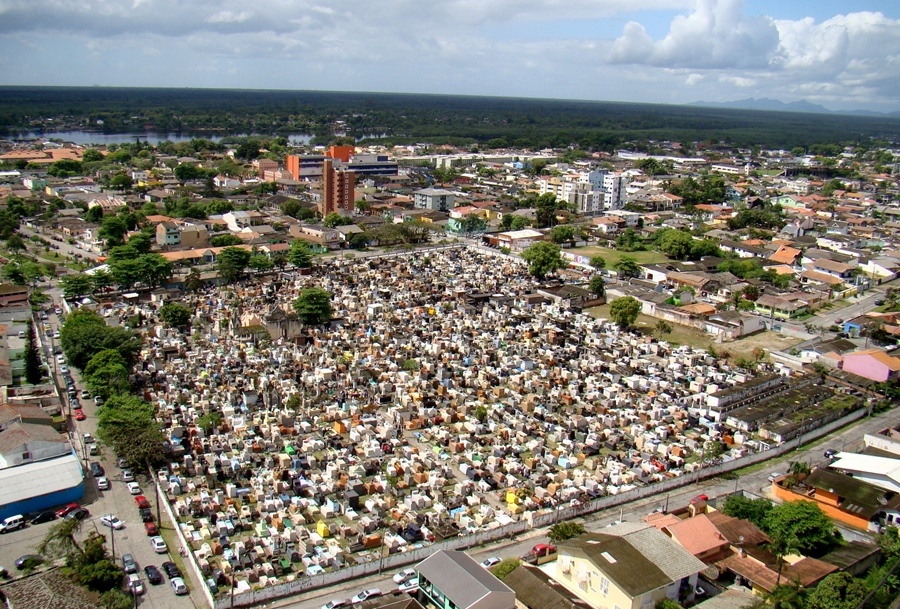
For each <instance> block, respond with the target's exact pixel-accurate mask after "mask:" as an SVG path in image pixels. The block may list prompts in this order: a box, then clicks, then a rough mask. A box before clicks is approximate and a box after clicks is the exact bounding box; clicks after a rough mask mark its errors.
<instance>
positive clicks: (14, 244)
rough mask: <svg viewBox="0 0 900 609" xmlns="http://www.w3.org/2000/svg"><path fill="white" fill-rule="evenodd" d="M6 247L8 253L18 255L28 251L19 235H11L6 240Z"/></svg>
mask: <svg viewBox="0 0 900 609" xmlns="http://www.w3.org/2000/svg"><path fill="white" fill-rule="evenodd" d="M6 247H7V248H9V251H11V252H13V253H14V254H16V255H18V254H19V253H20V252H24V251H25V250H26V249H28V248H27V247H26V246H25V240H24V239H23V238H22V235H20V234H19V233H13V234H12V235H10V236H9V237H7V239H6Z"/></svg>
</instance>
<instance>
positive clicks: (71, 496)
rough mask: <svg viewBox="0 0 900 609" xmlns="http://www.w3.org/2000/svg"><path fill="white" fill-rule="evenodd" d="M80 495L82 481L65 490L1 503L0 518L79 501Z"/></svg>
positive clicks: (82, 485) (81, 494)
mask: <svg viewBox="0 0 900 609" xmlns="http://www.w3.org/2000/svg"><path fill="white" fill-rule="evenodd" d="M82 497H84V481H82V482H81V483H79V484H78V485H76V486H73V487H72V488H70V489H67V490H65V491H61V492H57V493H49V494H46V495H38V496H37V497H31V498H29V499H25V500H23V501H17V502H15V503H10V504H8V505H2V506H0V519H3V518H9V517H10V516H15V515H17V514H29V513H32V512H42V511H44V510H48V509H50V508H52V507H56V506H59V505H63V504H65V503H71V502H73V501H80V500H81V498H82Z"/></svg>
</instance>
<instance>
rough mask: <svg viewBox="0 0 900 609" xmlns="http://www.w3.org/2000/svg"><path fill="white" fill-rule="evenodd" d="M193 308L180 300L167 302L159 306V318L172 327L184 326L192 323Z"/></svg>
mask: <svg viewBox="0 0 900 609" xmlns="http://www.w3.org/2000/svg"><path fill="white" fill-rule="evenodd" d="M192 313H193V312H192V311H191V309H189V308H188V307H186V306H184V305H183V304H181V303H180V302H167V303H166V304H164V305H163V306H161V307H160V308H159V318H160V319H161V320H162V321H163V322H164V323H165V324H166V325H167V326H169V327H170V328H184V327H186V326H189V325H190V324H191V315H192Z"/></svg>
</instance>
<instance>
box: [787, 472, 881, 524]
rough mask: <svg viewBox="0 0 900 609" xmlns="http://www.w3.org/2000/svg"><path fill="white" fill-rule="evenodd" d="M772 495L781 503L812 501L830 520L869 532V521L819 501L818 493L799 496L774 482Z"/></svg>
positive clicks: (827, 502) (829, 503) (826, 502)
mask: <svg viewBox="0 0 900 609" xmlns="http://www.w3.org/2000/svg"><path fill="white" fill-rule="evenodd" d="M772 494H774V495H775V496H776V497H778V498H779V499H781V500H782V501H813V502H815V503H816V505H818V506H819V507H820V508H821V509H822V511H823V512H825V514H827V515H828V517H829V518H831V519H832V520H837V521H838V522H842V523H844V524H846V525H848V526H851V527H853V528H854V529H859V530H860V531H868V530H869V521H868V520H866V519H865V518H861V517H860V516H854V515H853V514H848V513H847V512H845V511H843V510H842V509H840V508H838V507H836V506H834V505H831V502H830V501H828V500H827V499H826V501H820V500H819V498H818V494H819V491H816V494H815V495H813V496H812V497H807V496H806V495H801V494H799V493H795V492H794V491H791V490H788V489H786V488H783V487H781V486H779V485H777V484H775V483H774V482H773V483H772Z"/></svg>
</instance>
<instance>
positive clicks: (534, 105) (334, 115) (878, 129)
mask: <svg viewBox="0 0 900 609" xmlns="http://www.w3.org/2000/svg"><path fill="white" fill-rule="evenodd" d="M74 129H79V130H92V131H97V132H99V133H144V132H153V133H161V134H168V133H177V134H185V135H192V136H200V137H202V136H211V135H233V134H254V135H287V134H310V135H313V136H314V140H313V141H314V143H327V142H331V141H334V140H335V139H336V138H351V139H352V140H355V141H356V142H359V143H363V144H365V143H370V142H376V141H377V142H378V143H383V144H386V145H391V144H407V143H417V142H430V143H434V144H442V143H447V144H456V145H470V146H471V145H482V146H485V147H490V148H502V147H519V148H527V149H541V148H548V147H552V148H564V147H568V146H575V147H578V148H580V149H583V150H603V151H612V150H613V149H615V148H616V147H619V146H622V145H623V144H625V143H626V142H627V143H629V144H634V143H637V144H638V145H640V144H641V142H649V141H654V140H668V141H678V142H723V143H725V144H729V145H732V146H745V147H751V146H766V147H769V148H794V147H798V146H799V147H808V146H813V145H817V144H823V143H829V144H834V143H843V144H855V143H863V144H869V142H871V141H872V140H873V139H876V140H878V141H881V142H892V141H897V140H898V139H900V118H895V117H868V116H846V115H837V114H829V115H820V114H804V113H789V112H768V111H751V110H734V109H724V108H703V107H694V106H674V105H661V104H633V103H613V102H601V101H576V100H554V99H531V98H512V97H475V96H458V95H421V94H399V93H346V92H325V91H277V90H268V91H261V90H240V89H164V88H110V87H20V86H8V87H0V135H6V136H14V135H15V134H18V133H25V132H34V131H37V132H42V133H44V134H46V135H50V134H52V132H53V131H64V130H74Z"/></svg>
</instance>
